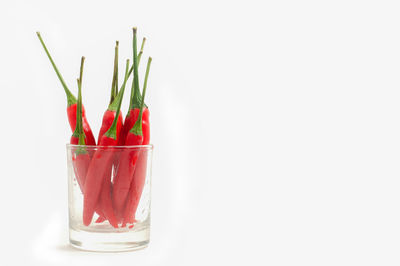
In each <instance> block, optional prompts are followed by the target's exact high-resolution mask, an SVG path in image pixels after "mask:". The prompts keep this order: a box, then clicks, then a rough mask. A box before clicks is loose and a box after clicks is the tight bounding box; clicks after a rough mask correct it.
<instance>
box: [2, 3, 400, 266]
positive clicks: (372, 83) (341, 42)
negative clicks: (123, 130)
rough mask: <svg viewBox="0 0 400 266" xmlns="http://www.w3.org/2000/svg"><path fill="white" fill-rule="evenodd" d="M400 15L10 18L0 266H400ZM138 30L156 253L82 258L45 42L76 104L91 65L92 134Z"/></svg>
mask: <svg viewBox="0 0 400 266" xmlns="http://www.w3.org/2000/svg"><path fill="white" fill-rule="evenodd" d="M399 11H400V10H399V5H398V1H207V0H204V1H196V2H193V1H140V2H139V1H136V2H133V1H96V2H95V1H62V2H61V1H8V2H6V1H3V2H1V4H0V25H1V34H2V38H1V42H0V48H1V49H0V73H1V78H0V86H1V88H2V97H1V99H2V101H1V112H2V113H3V116H2V130H1V139H2V145H1V147H2V149H1V162H2V163H1V165H2V186H1V193H0V202H1V204H0V207H1V210H2V215H1V220H0V226H1V228H2V233H1V240H0V250H1V256H0V264H1V265H18V264H19V263H22V262H25V265H74V266H78V265H97V266H101V265H174V266H177V265H307V266H310V265H399V263H400V258H399V256H398V254H399V253H398V250H399V248H400V244H399V243H400V242H399V239H400V231H399V224H400V215H399V204H400V193H399V186H400V181H399V174H400V170H399V159H400V153H399V150H400V149H399V148H400V142H399V139H400V127H399V117H400V104H399V102H400V99H399V96H400V93H399V85H400V78H399V73H400V38H399V25H400V17H399V15H398V14H399ZM132 26H138V28H139V34H140V36H142V35H143V34H144V35H145V36H146V37H148V43H147V46H146V48H145V55H146V56H148V55H149V54H151V55H152V56H153V57H154V62H153V66H152V70H151V74H150V82H149V91H148V95H147V96H148V97H147V102H148V104H149V106H150V108H151V123H152V128H151V129H152V143H153V144H154V145H155V153H154V165H153V202H152V204H153V212H152V218H153V219H152V239H151V244H150V246H149V248H148V249H146V250H143V251H139V252H134V253H123V254H95V253H84V252H78V251H75V250H72V249H70V248H69V247H68V246H67V201H66V198H67V187H66V186H67V181H66V158H65V147H64V144H65V143H66V142H67V141H68V139H69V137H70V130H69V127H68V124H67V118H66V115H65V107H66V100H65V95H64V92H63V91H62V88H61V86H60V84H59V82H58V80H57V78H56V76H55V74H54V73H53V70H52V69H51V67H50V64H49V62H48V60H47V58H46V57H45V54H44V52H43V50H42V48H41V46H40V44H39V42H38V40H37V38H36V35H35V31H37V30H40V31H41V32H42V35H43V38H44V39H45V41H46V43H47V44H48V47H49V49H50V50H51V52H52V54H53V56H54V59H55V60H56V62H57V64H58V66H59V68H60V70H61V71H62V73H63V75H64V77H65V79H66V81H67V83H68V84H69V86H70V88H71V89H72V90H73V91H74V92H75V91H76V86H75V79H76V77H77V76H78V68H79V60H80V56H81V55H85V56H86V58H87V61H86V66H85V76H84V87H83V90H84V91H83V97H84V98H83V99H84V103H85V106H86V108H87V114H88V119H89V121H90V123H91V125H92V128H93V130H94V132H95V134H96V135H97V132H98V129H99V126H100V119H101V115H102V112H103V111H104V110H105V107H106V105H107V101H108V95H109V86H110V84H111V75H112V57H113V45H114V41H115V40H116V39H118V40H119V41H120V44H121V53H120V54H121V55H124V56H126V57H128V56H130V41H131V27H132ZM122 64H123V63H122V59H121V66H122ZM142 70H143V69H142ZM127 98H128V97H126V98H125V100H126V99H127ZM123 108H124V110H126V108H127V101H125V102H124V107H123ZM27 261H29V263H27Z"/></svg>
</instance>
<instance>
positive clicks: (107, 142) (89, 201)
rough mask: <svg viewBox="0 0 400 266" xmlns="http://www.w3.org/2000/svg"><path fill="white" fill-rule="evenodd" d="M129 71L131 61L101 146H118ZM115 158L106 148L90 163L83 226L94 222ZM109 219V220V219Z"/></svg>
mask: <svg viewBox="0 0 400 266" xmlns="http://www.w3.org/2000/svg"><path fill="white" fill-rule="evenodd" d="M128 69H129V60H127V63H126V68H125V79H124V84H123V85H122V88H121V91H120V92H119V95H118V96H117V97H118V107H117V114H116V116H115V118H114V120H113V123H112V125H111V127H110V128H109V129H108V130H107V132H106V133H104V135H103V136H102V137H101V139H100V142H99V146H116V145H117V144H118V135H117V123H118V116H119V112H120V110H121V103H122V99H123V95H124V91H125V85H126V81H127V78H128ZM119 96H120V97H119ZM113 156H114V149H113V148H106V147H104V148H103V149H99V150H96V152H95V153H94V155H93V158H92V161H91V162H90V165H89V170H88V173H87V175H86V182H85V194H84V202H83V224H84V225H86V226H88V225H89V224H90V223H91V221H92V218H93V214H94V211H95V208H96V206H97V203H98V198H99V196H100V192H101V187H102V184H103V183H104V180H103V179H104V173H105V172H106V171H107V169H108V167H110V165H112V163H113ZM111 208H112V206H111ZM111 213H112V211H111ZM107 218H108V219H109V217H107ZM109 222H110V224H112V225H113V226H114V227H118V224H117V223H116V221H113V219H111V220H110V219H109Z"/></svg>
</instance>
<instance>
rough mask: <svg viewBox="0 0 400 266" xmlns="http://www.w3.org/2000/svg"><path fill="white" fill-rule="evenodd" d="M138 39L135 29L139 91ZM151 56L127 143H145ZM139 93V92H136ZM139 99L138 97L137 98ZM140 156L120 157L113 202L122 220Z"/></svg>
mask: <svg viewBox="0 0 400 266" xmlns="http://www.w3.org/2000/svg"><path fill="white" fill-rule="evenodd" d="M136 46H137V41H136V29H135V28H134V29H133V57H134V60H133V69H134V70H133V71H134V76H133V79H134V80H133V87H135V90H136V91H139V76H138V58H137V47H136ZM151 60H152V59H151V58H149V61H148V63H147V69H146V77H145V83H144V86H143V97H142V98H141V104H140V113H139V116H138V117H139V118H138V119H137V121H136V122H135V124H134V125H133V127H132V128H131V129H130V130H129V131H128V133H127V136H126V140H125V145H126V146H131V145H142V143H143V131H142V120H143V119H142V117H143V115H142V114H143V106H144V97H145V93H146V86H147V78H148V74H149V70H150V65H151ZM136 95H137V94H136ZM136 99H137V98H136ZM137 158H138V152H137V151H124V152H123V153H122V155H121V157H120V165H119V167H118V172H117V175H116V176H115V178H114V186H113V203H114V208H115V210H116V213H117V216H118V218H119V219H120V220H122V219H123V217H124V209H125V203H126V200H127V196H128V192H129V187H130V184H131V181H132V177H133V173H134V171H135V166H136V160H137Z"/></svg>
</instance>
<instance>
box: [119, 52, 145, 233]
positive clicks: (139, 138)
mask: <svg viewBox="0 0 400 266" xmlns="http://www.w3.org/2000/svg"><path fill="white" fill-rule="evenodd" d="M151 61H152V58H151V57H150V58H149V60H148V62H147V69H146V76H145V80H144V85H143V98H142V104H141V109H140V113H139V118H138V120H137V121H136V123H135V125H134V126H133V127H132V129H131V130H130V131H129V133H128V135H127V138H126V143H127V145H147V144H149V143H148V141H149V136H147V138H146V139H145V132H144V130H143V125H145V126H146V128H147V129H150V127H149V125H148V124H147V123H145V122H144V121H143V115H142V113H143V111H142V110H143V103H144V98H145V95H146V88H147V79H148V76H149V72H150V65H151ZM147 132H149V130H148V131H147ZM136 158H137V161H136V167H135V169H134V172H133V175H132V177H131V181H130V183H129V191H128V195H127V199H126V203H125V210H124V215H123V224H122V227H125V225H126V224H127V223H133V222H134V221H135V212H136V209H137V206H138V204H139V199H140V197H141V195H142V191H143V187H144V182H145V178H146V169H147V152H143V151H140V152H138V153H137V155H136Z"/></svg>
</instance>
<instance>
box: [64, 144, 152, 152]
mask: <svg viewBox="0 0 400 266" xmlns="http://www.w3.org/2000/svg"><path fill="white" fill-rule="evenodd" d="M66 146H67V148H68V149H71V148H80V147H84V148H86V149H93V150H94V149H108V148H113V149H120V150H122V149H148V150H153V148H154V145H153V144H148V145H131V146H98V145H78V144H70V143H67V144H66Z"/></svg>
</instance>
